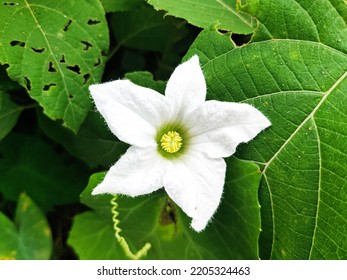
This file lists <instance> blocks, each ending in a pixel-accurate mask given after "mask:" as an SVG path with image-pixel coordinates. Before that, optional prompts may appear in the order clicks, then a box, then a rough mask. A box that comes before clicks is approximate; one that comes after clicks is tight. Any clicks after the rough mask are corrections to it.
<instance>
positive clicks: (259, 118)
mask: <svg viewBox="0 0 347 280" xmlns="http://www.w3.org/2000/svg"><path fill="white" fill-rule="evenodd" d="M90 92H91V95H92V97H93V99H94V102H95V105H96V107H97V109H98V110H99V111H100V113H101V114H102V116H103V117H104V118H105V120H106V122H107V124H108V126H109V128H110V130H111V131H112V132H113V133H114V134H115V135H116V136H117V137H118V138H119V139H120V140H121V141H124V142H126V143H128V144H130V145H131V147H130V148H129V149H128V150H127V152H126V153H125V155H123V156H122V157H121V158H120V159H119V160H118V161H117V162H116V164H115V165H113V166H112V167H111V168H110V170H109V171H108V173H107V174H106V176H105V178H104V180H103V181H102V182H101V184H99V185H98V186H97V187H96V188H95V189H94V190H93V192H92V194H93V195H96V194H103V193H109V194H124V195H129V196H132V197H135V196H139V195H144V194H148V193H151V192H154V191H156V190H158V189H160V188H161V187H164V188H165V190H166V192H167V194H168V195H169V196H170V198H171V199H172V200H173V201H174V202H175V203H176V204H177V205H178V206H179V207H180V208H181V209H182V210H183V211H184V212H185V213H186V214H187V215H188V216H190V217H191V218H192V223H191V226H192V227H193V228H194V229H195V230H196V231H201V230H203V229H204V228H205V227H206V225H207V223H208V221H209V220H210V219H211V217H212V216H213V214H214V212H215V211H216V209H217V207H218V205H219V203H220V200H221V196H222V192H223V185H224V179H225V171H226V164H225V161H224V159H223V157H229V156H230V155H232V154H233V153H234V152H235V149H236V146H237V145H238V144H239V143H242V142H248V141H249V140H251V139H252V138H254V137H255V136H256V135H257V134H258V133H259V132H260V131H261V130H263V129H265V128H266V127H268V126H270V125H271V124H270V122H269V121H268V119H267V118H266V117H265V116H264V115H263V114H262V113H261V112H259V111H258V110H257V109H255V108H254V107H252V106H250V105H248V104H238V103H232V102H220V101H205V98H206V83H205V79H204V75H203V73H202V70H201V68H200V65H199V59H198V57H197V56H193V57H192V58H191V59H190V60H188V61H187V62H185V63H182V64H181V65H179V66H178V67H177V68H176V69H175V71H174V72H173V74H172V75H171V77H170V79H169V81H168V83H167V86H166V90H165V96H163V95H161V94H160V93H158V92H156V91H154V90H152V89H149V88H145V87H141V86H138V85H135V84H134V83H132V82H130V81H128V80H117V81H112V82H108V83H104V84H99V85H92V86H90ZM231 203H232V202H231Z"/></svg>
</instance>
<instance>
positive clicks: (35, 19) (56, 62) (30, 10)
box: [24, 0, 76, 124]
mask: <svg viewBox="0 0 347 280" xmlns="http://www.w3.org/2000/svg"><path fill="white" fill-rule="evenodd" d="M24 2H25V5H26V7H27V8H28V10H29V12H30V14H31V16H32V18H33V20H34V21H35V23H36V25H37V27H38V29H39V30H40V32H41V34H42V37H43V38H44V40H45V42H46V45H47V48H48V51H49V53H50V55H51V57H52V59H53V60H54V62H55V66H56V67H57V68H58V69H59V71H58V72H59V74H60V76H61V80H62V82H63V85H64V89H65V91H64V92H65V95H66V100H67V101H68V106H67V107H66V109H67V108H68V107H69V106H72V102H71V100H70V98H69V96H68V90H67V89H68V87H67V84H66V81H65V77H64V75H63V74H62V73H63V72H62V69H61V67H60V65H59V63H58V61H57V58H56V57H55V55H54V53H53V50H52V48H51V45H50V43H49V41H48V38H47V36H46V34H45V32H44V31H43V29H42V26H41V25H40V23H39V22H38V20H37V18H36V17H35V15H34V13H33V11H32V9H31V7H30V4H29V3H28V1H27V0H24ZM71 112H72V115H73V116H72V118H73V122H74V124H76V116H75V112H74V110H71ZM65 113H66V111H65Z"/></svg>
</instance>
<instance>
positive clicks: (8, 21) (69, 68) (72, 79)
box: [0, 0, 109, 132]
mask: <svg viewBox="0 0 347 280" xmlns="http://www.w3.org/2000/svg"><path fill="white" fill-rule="evenodd" d="M7 3H8V1H1V3H0V26H1V27H0V45H1V48H0V63H2V64H7V65H9V67H8V68H7V72H8V74H9V76H10V78H11V79H13V80H15V81H18V82H19V83H20V84H21V85H22V86H24V87H25V88H26V89H27V91H28V93H29V94H30V96H31V97H32V98H33V99H35V100H37V101H38V102H39V104H40V105H41V106H42V107H43V108H44V112H45V114H47V116H49V117H50V118H51V119H53V120H56V119H62V120H63V121H64V125H65V126H67V127H68V128H70V129H71V130H73V131H74V132H77V131H78V128H79V126H80V125H81V123H82V122H83V121H84V119H85V117H86V114H87V112H88V110H89V109H90V107H91V101H90V98H89V96H88V85H90V84H91V83H95V82H98V81H99V80H100V79H101V75H102V72H103V68H104V57H103V56H104V54H105V52H106V51H107V49H108V41H109V40H108V29H107V23H106V19H105V16H104V10H103V8H102V6H101V4H100V3H99V1H83V0H76V1H65V2H64V4H63V5H62V4H61V2H60V1H44V0H32V1H28V0H18V1H15V2H13V5H9V4H7Z"/></svg>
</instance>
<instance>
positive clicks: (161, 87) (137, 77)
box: [125, 71, 166, 94]
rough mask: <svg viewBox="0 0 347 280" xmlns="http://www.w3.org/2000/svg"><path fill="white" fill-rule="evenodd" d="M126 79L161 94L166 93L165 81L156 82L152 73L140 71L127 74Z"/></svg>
mask: <svg viewBox="0 0 347 280" xmlns="http://www.w3.org/2000/svg"><path fill="white" fill-rule="evenodd" d="M125 78H126V79H128V80H130V81H132V82H133V83H135V84H137V85H140V86H143V87H148V88H151V89H153V90H155V91H157V92H159V93H162V94H163V93H164V92H165V87H166V83H165V82H164V81H154V80H153V75H152V73H150V72H145V71H138V72H132V73H127V74H125Z"/></svg>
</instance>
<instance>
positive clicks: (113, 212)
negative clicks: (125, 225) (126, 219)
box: [111, 195, 152, 260]
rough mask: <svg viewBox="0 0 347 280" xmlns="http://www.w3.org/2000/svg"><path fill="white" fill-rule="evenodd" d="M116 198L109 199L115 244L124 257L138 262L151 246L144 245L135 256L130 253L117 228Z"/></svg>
mask: <svg viewBox="0 0 347 280" xmlns="http://www.w3.org/2000/svg"><path fill="white" fill-rule="evenodd" d="M117 198H118V196H117V195H115V196H114V197H113V198H112V199H111V205H112V208H111V212H112V221H113V229H114V232H115V234H114V235H115V237H116V239H117V242H118V243H119V245H120V246H121V247H122V249H123V251H124V253H125V255H126V256H127V257H128V258H129V259H132V260H139V259H140V258H142V257H144V256H146V255H147V252H148V250H149V249H151V247H152V245H151V244H150V243H148V242H147V243H146V244H145V245H144V246H143V247H142V248H141V249H140V250H139V251H138V252H137V253H136V254H134V253H133V252H131V250H130V248H129V245H128V243H127V242H126V240H125V238H124V237H123V236H121V235H120V232H121V231H122V229H121V228H120V227H119V226H118V224H119V223H120V220H119V219H118V216H119V212H118V211H117V208H118V202H117Z"/></svg>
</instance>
